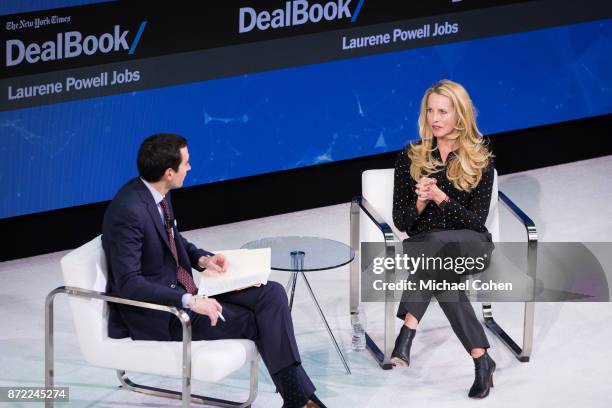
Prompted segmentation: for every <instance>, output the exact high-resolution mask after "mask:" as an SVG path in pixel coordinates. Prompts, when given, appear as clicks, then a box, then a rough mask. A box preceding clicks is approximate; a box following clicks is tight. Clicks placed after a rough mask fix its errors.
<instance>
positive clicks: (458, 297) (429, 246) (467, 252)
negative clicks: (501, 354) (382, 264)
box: [397, 229, 492, 353]
mask: <svg viewBox="0 0 612 408" xmlns="http://www.w3.org/2000/svg"><path fill="white" fill-rule="evenodd" d="M490 242H491V235H490V234H489V233H486V232H476V231H472V230H467V229H463V230H432V231H427V232H422V233H420V234H417V235H414V236H411V237H410V238H408V239H406V240H405V241H404V253H405V254H408V255H410V256H419V255H425V256H435V257H442V258H445V257H451V258H452V257H472V258H476V257H479V256H482V255H483V251H487V250H492V244H491V245H489V243H490ZM416 243H418V244H416ZM421 243H422V244H421ZM415 248H418V249H419V250H418V252H419V253H418V254H414V253H411V252H414V251H415ZM489 257H490V252H489V253H488V257H487V259H490V258H489ZM461 276H462V275H460V274H457V273H455V271H452V270H451V271H447V270H434V271H417V272H416V273H415V274H414V275H411V277H410V278H409V279H410V280H413V281H414V282H416V283H417V289H415V290H406V291H404V293H403V294H402V301H401V303H400V305H399V308H398V311H397V317H398V318H400V319H402V320H403V319H404V318H405V316H406V314H407V313H410V314H411V315H413V316H414V317H415V318H416V319H417V320H418V321H419V322H420V321H421V319H422V318H423V315H424V314H425V311H426V310H427V307H428V306H429V302H430V300H431V298H432V297H433V296H435V297H436V299H437V300H438V303H439V304H440V307H441V308H442V311H443V312H444V314H445V315H446V317H447V319H448V321H449V322H450V324H451V327H452V329H453V331H454V332H455V334H456V335H457V337H458V338H459V340H460V341H461V344H463V347H464V348H465V349H466V350H467V352H468V353H469V352H470V351H471V350H472V349H473V348H489V341H488V340H487V336H486V335H485V332H484V329H483V327H482V325H481V324H480V322H479V321H478V319H477V318H476V314H475V313H474V308H473V307H472V304H471V303H470V301H469V299H468V297H467V295H466V293H465V292H464V291H462V290H457V291H434V290H428V289H420V288H419V281H421V280H429V279H435V280H437V281H438V282H440V281H442V280H445V281H447V282H449V283H450V282H455V283H458V282H460V281H461Z"/></svg>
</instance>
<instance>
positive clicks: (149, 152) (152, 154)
mask: <svg viewBox="0 0 612 408" xmlns="http://www.w3.org/2000/svg"><path fill="white" fill-rule="evenodd" d="M186 146H187V140H186V139H185V138H184V137H182V136H179V135H176V134H174V133H157V134H155V135H153V136H149V137H147V138H146V139H145V140H144V141H143V142H142V144H141V145H140V149H139V150H138V159H137V160H136V164H137V166H138V174H139V175H140V177H142V178H143V179H144V180H146V181H148V182H150V183H153V182H156V181H159V180H161V178H162V176H163V175H164V173H165V172H166V169H169V168H170V169H172V170H174V171H178V168H179V165H180V164H181V148H183V147H186Z"/></svg>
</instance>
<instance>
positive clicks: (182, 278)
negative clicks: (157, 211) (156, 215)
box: [159, 197, 198, 295]
mask: <svg viewBox="0 0 612 408" xmlns="http://www.w3.org/2000/svg"><path fill="white" fill-rule="evenodd" d="M159 205H160V206H161V208H162V213H163V214H164V226H165V227H166V233H167V234H168V241H169V242H170V250H171V251H172V256H174V260H175V261H176V278H177V280H178V281H179V283H180V284H181V285H183V287H184V288H185V290H186V291H187V292H189V293H191V294H192V295H195V294H196V293H198V288H197V286H196V285H195V282H194V281H193V277H192V276H191V274H190V273H189V272H187V271H186V270H185V268H183V267H182V266H181V265H180V264H179V261H178V255H177V253H176V242H175V241H174V235H173V234H172V217H170V205H169V204H168V201H167V200H166V198H165V197H164V199H163V200H161V201H160V202H159Z"/></svg>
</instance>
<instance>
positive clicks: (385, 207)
mask: <svg viewBox="0 0 612 408" xmlns="http://www.w3.org/2000/svg"><path fill="white" fill-rule="evenodd" d="M393 179H394V169H378V170H367V171H365V172H363V174H362V179H361V188H362V196H361V197H356V198H354V199H353V201H352V203H351V214H350V228H351V232H350V234H351V247H353V248H354V249H355V259H354V260H353V262H352V263H351V272H350V312H351V314H354V313H358V306H359V303H360V297H359V296H360V243H361V242H384V243H385V251H386V254H385V256H387V257H395V245H394V244H395V243H396V242H398V241H402V240H404V239H405V238H407V237H408V236H407V235H406V234H405V233H403V232H401V231H399V230H398V229H397V227H396V226H395V225H394V224H393V216H392V211H393ZM498 201H501V202H502V203H504V204H505V205H506V207H507V208H508V209H509V210H510V212H511V213H512V214H513V215H514V216H515V217H516V219H518V220H519V221H520V222H521V223H522V224H523V225H524V227H525V229H526V231H527V242H526V245H527V265H528V268H529V271H530V272H531V273H534V271H535V267H536V249H537V242H538V236H537V232H536V228H535V224H534V223H533V221H532V220H531V219H530V218H529V217H528V216H527V215H526V214H525V213H524V212H523V211H522V210H521V209H520V208H519V207H517V206H516V205H515V204H514V203H513V202H512V201H511V200H510V199H509V198H508V197H507V196H506V195H505V194H504V193H502V192H501V191H499V190H498V187H497V171H495V176H494V181H493V192H492V194H491V205H490V207H489V215H488V218H487V221H486V226H487V229H488V230H489V232H490V233H491V235H492V236H493V241H494V242H499V240H500V232H499V206H498ZM385 274H386V276H385V281H386V282H393V281H395V271H393V270H391V271H386V272H385ZM385 296H386V298H385V312H384V314H385V315H384V340H383V341H384V344H383V347H382V350H381V348H380V347H379V346H378V345H377V344H376V342H375V341H374V340H372V338H371V337H370V335H369V334H368V333H366V345H367V348H368V349H369V350H370V351H371V352H372V354H373V355H374V357H375V358H376V359H377V361H378V363H379V364H380V366H381V367H382V368H383V369H385V370H388V369H391V368H392V367H393V366H392V364H391V362H390V360H391V352H392V351H393V346H394V341H395V337H396V330H395V319H396V317H395V313H396V307H397V306H396V302H395V301H394V298H393V294H392V293H391V292H390V291H389V293H387V294H386V295H385ZM482 313H483V318H484V323H485V326H486V327H487V328H489V329H490V330H491V331H492V332H493V333H494V334H495V335H496V336H498V337H499V338H500V339H501V340H502V342H503V343H504V344H505V345H506V346H507V347H508V348H509V349H510V350H511V351H512V352H513V353H514V355H515V356H516V358H517V359H518V360H519V361H521V362H527V361H529V357H530V355H531V350H532V345H533V319H534V303H533V302H525V307H524V322H523V342H522V343H523V344H522V347H521V346H519V345H518V344H517V343H516V342H515V341H514V340H513V339H512V338H511V337H510V336H509V335H508V334H507V333H506V332H505V331H504V330H503V329H502V328H501V327H500V326H499V324H497V322H496V321H495V319H494V317H493V310H492V307H491V304H490V303H483V304H482Z"/></svg>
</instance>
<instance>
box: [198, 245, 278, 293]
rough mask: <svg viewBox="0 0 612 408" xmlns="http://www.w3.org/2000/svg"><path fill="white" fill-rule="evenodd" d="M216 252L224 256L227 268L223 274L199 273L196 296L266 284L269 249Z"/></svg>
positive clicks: (269, 261)
mask: <svg viewBox="0 0 612 408" xmlns="http://www.w3.org/2000/svg"><path fill="white" fill-rule="evenodd" d="M217 252H218V253H221V254H223V255H225V257H226V258H227V260H228V262H229V267H228V269H227V271H226V272H225V273H223V274H219V273H217V272H210V271H208V270H205V271H203V272H200V284H199V288H198V295H205V296H214V295H218V294H219V293H226V292H231V291H233V290H240V289H244V288H247V287H249V286H255V285H265V284H266V283H268V278H269V277H270V265H271V260H272V251H271V250H270V248H260V249H230V250H227V251H217Z"/></svg>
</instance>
